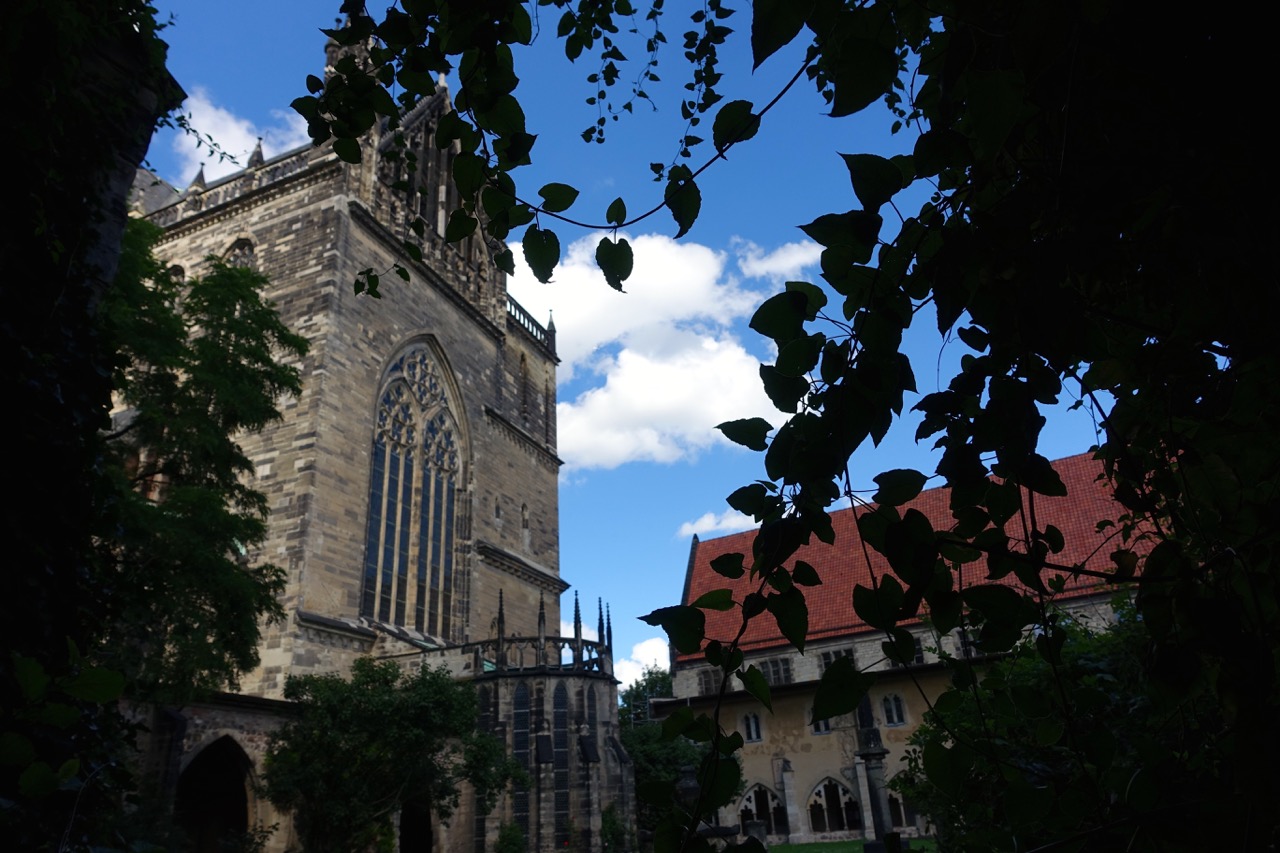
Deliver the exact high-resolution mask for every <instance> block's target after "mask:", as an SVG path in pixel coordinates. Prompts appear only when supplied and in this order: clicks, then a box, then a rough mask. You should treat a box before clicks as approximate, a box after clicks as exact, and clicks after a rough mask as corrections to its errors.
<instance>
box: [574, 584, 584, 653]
mask: <svg viewBox="0 0 1280 853" xmlns="http://www.w3.org/2000/svg"><path fill="white" fill-rule="evenodd" d="M573 639H574V640H576V641H577V642H578V643H581V642H582V610H581V608H579V607H578V593H577V592H575V593H574V594H573Z"/></svg>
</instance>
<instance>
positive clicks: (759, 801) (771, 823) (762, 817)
mask: <svg viewBox="0 0 1280 853" xmlns="http://www.w3.org/2000/svg"><path fill="white" fill-rule="evenodd" d="M738 817H739V819H740V820H741V822H742V825H743V826H744V827H745V826H746V825H747V823H749V822H751V821H760V822H761V823H763V824H764V831H765V834H766V835H788V834H790V832H791V826H790V822H789V821H788V819H787V808H786V806H785V805H783V803H782V800H781V799H779V798H778V795H777V794H775V793H774V792H773V790H772V789H770V788H768V787H766V786H764V785H762V784H760V783H756V784H755V785H752V786H751V787H750V788H748V789H747V792H746V793H745V794H743V796H742V801H741V804H740V806H739V808H738Z"/></svg>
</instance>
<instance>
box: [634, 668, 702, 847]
mask: <svg viewBox="0 0 1280 853" xmlns="http://www.w3.org/2000/svg"><path fill="white" fill-rule="evenodd" d="M671 695H673V694H672V688H671V673H670V672H668V671H667V670H665V669H663V668H661V667H657V666H649V667H645V669H644V674H643V675H641V676H640V678H639V679H637V680H636V681H635V682H633V683H632V684H630V685H628V686H627V688H626V689H625V690H623V691H622V695H621V696H620V697H619V698H620V699H621V702H622V706H621V707H620V708H619V710H618V723H619V732H620V736H621V740H622V745H623V747H625V748H626V750H627V755H629V756H631V762H632V765H633V766H634V768H635V774H636V792H637V794H638V797H639V806H638V809H637V814H636V826H637V828H638V829H639V830H641V831H642V832H646V833H652V832H653V831H654V830H655V829H657V828H658V826H659V825H660V824H661V823H662V822H663V821H664V819H666V818H668V817H671V816H678V815H680V816H682V814H683V813H682V812H680V810H679V805H678V803H677V802H676V801H675V800H674V799H673V796H672V794H673V791H672V790H671V782H672V781H673V780H676V779H679V778H680V777H681V775H682V773H684V772H685V769H686V768H689V767H696V766H697V765H698V762H699V761H700V760H701V758H702V755H701V753H700V751H699V750H698V747H697V746H695V745H694V744H693V742H691V741H689V740H687V739H686V738H683V737H675V738H668V737H664V736H663V732H662V723H660V722H658V721H657V720H654V719H653V718H652V717H651V716H650V705H649V701H650V700H651V699H662V698H665V697H669V696H671Z"/></svg>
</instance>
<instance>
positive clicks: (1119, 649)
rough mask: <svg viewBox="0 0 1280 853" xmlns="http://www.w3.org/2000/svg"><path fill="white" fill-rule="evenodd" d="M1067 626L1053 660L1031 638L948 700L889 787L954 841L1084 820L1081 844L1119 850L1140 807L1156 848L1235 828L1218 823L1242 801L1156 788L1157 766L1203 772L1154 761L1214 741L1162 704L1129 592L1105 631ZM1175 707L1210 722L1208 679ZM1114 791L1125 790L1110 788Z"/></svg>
mask: <svg viewBox="0 0 1280 853" xmlns="http://www.w3.org/2000/svg"><path fill="white" fill-rule="evenodd" d="M1063 631H1064V633H1066V634H1067V636H1068V637H1069V642H1068V643H1066V644H1065V645H1064V647H1063V653H1062V658H1061V662H1060V664H1059V665H1058V666H1056V667H1054V666H1050V665H1049V664H1048V662H1047V661H1046V660H1045V659H1044V658H1043V657H1042V656H1041V655H1039V654H1038V653H1037V651H1036V649H1035V645H1034V643H1030V642H1023V643H1019V644H1018V645H1017V646H1016V647H1015V648H1014V649H1013V650H1012V652H1011V654H1010V655H1008V656H1007V657H1003V658H1001V659H999V660H995V661H992V662H991V663H990V664H989V665H987V666H985V667H984V668H983V672H982V674H981V683H980V684H979V685H978V689H976V690H973V691H953V692H951V693H947V694H945V695H944V697H942V698H940V699H939V700H938V701H937V703H936V704H935V706H934V708H933V710H932V711H930V712H929V713H928V714H927V715H926V718H925V721H924V723H923V724H922V725H921V726H920V728H919V729H917V730H916V731H915V732H914V733H913V734H912V736H911V749H910V750H909V751H908V753H907V757H906V761H907V766H906V768H905V769H904V770H903V771H902V772H900V773H898V775H897V776H895V777H894V779H893V780H892V782H891V785H892V786H893V787H894V788H895V789H896V790H897V791H898V792H900V793H901V794H902V795H904V796H905V798H906V799H907V801H908V802H910V803H911V804H912V805H913V806H914V807H915V808H917V809H918V810H920V811H922V812H923V813H925V814H927V815H929V818H930V821H931V822H932V825H933V830H934V832H935V833H936V834H937V837H938V841H939V843H940V845H941V846H942V847H943V848H945V849H948V850H1002V849H1010V848H1013V847H1015V845H1016V846H1018V847H1019V848H1027V849H1035V848H1037V847H1039V846H1041V845H1048V844H1052V843H1053V842H1056V841H1060V840H1062V839H1069V838H1072V837H1073V836H1075V835H1077V833H1080V832H1082V831H1084V832H1086V833H1087V839H1088V840H1087V842H1085V843H1084V848H1085V849H1095V850H1099V849H1101V850H1110V849H1123V848H1124V847H1125V846H1127V845H1128V844H1129V842H1130V839H1131V838H1133V836H1134V830H1133V827H1132V825H1131V823H1130V820H1129V819H1128V815H1130V814H1131V813H1133V812H1138V813H1140V814H1146V815H1150V816H1152V817H1153V818H1154V819H1153V820H1151V821H1150V822H1149V823H1148V824H1147V825H1146V827H1145V829H1144V833H1145V834H1146V835H1147V836H1148V838H1147V839H1145V841H1144V843H1154V844H1155V845H1156V846H1157V849H1180V848H1191V849H1208V848H1214V847H1217V846H1218V845H1220V844H1221V843H1223V841H1224V840H1226V839H1227V838H1229V837H1230V834H1231V833H1230V831H1224V828H1223V827H1222V826H1221V824H1222V823H1224V822H1230V821H1232V820H1237V819H1239V818H1240V815H1239V813H1237V814H1234V815H1233V814H1231V813H1222V812H1216V813H1208V812H1206V811H1204V809H1205V808H1206V807H1209V808H1213V809H1216V808H1217V803H1213V804H1212V805H1211V806H1210V805H1209V803H1208V802H1203V801H1197V799H1196V798H1192V799H1191V801H1189V802H1187V801H1184V802H1181V803H1178V804H1177V806H1176V808H1174V807H1172V806H1173V804H1170V803H1167V802H1161V801H1159V800H1158V799H1157V796H1158V790H1159V783H1157V781H1156V779H1155V777H1156V775H1158V774H1162V773H1173V774H1175V775H1177V776H1178V777H1179V779H1180V780H1181V781H1183V782H1184V783H1186V784H1191V785H1193V784H1194V783H1195V780H1194V779H1193V778H1191V777H1188V776H1187V775H1186V773H1185V771H1179V769H1178V768H1177V767H1176V766H1175V765H1174V764H1172V763H1171V762H1168V761H1167V760H1166V761H1153V759H1154V758H1155V757H1157V756H1169V755H1173V754H1176V753H1178V752H1190V751H1192V750H1202V749H1204V747H1205V746H1206V745H1205V744H1202V743H1196V742H1189V741H1185V740H1184V739H1183V738H1184V737H1185V736H1186V735H1187V734H1188V732H1187V730H1186V729H1185V728H1184V727H1181V726H1176V725H1169V720H1168V719H1167V718H1165V717H1164V716H1162V715H1161V713H1160V712H1159V706H1160V705H1161V699H1160V697H1159V695H1158V691H1159V689H1160V687H1159V685H1158V684H1157V683H1156V682H1154V681H1153V680H1152V679H1151V678H1150V677H1149V676H1148V675H1147V673H1146V671H1145V669H1144V667H1143V666H1142V659H1143V655H1144V652H1145V644H1146V639H1145V635H1144V629H1143V626H1142V624H1141V623H1140V621H1139V620H1138V618H1137V613H1136V611H1135V609H1134V607H1133V605H1132V602H1131V601H1129V600H1128V599H1127V597H1126V598H1124V599H1123V600H1121V601H1119V602H1118V621H1117V623H1116V624H1115V625H1114V626H1111V627H1110V628H1109V629H1108V630H1106V631H1103V632H1100V633H1093V632H1090V631H1088V630H1086V629H1084V628H1083V627H1081V626H1079V625H1075V624H1070V623H1068V624H1065V625H1064V626H1063ZM1064 684H1065V685H1070V687H1069V689H1064V688H1063V685H1064ZM1179 710H1180V712H1181V713H1184V714H1187V715H1188V716H1192V717H1196V718H1199V719H1201V720H1202V721H1205V722H1208V721H1213V720H1214V717H1215V716H1216V714H1217V713H1218V712H1217V709H1216V708H1215V707H1214V706H1213V703H1212V701H1210V697H1209V695H1208V694H1207V692H1206V691H1204V690H1197V691H1195V692H1194V693H1193V694H1192V695H1190V696H1188V697H1185V699H1184V701H1183V702H1182V705H1181V707H1180V709H1179ZM1215 723H1220V721H1215ZM1207 755H1208V752H1207V751H1206V752H1205V753H1202V757H1207ZM1082 762H1083V764H1084V767H1083V768H1082V766H1081V763H1082ZM1094 778H1106V779H1109V780H1110V781H1109V782H1108V783H1107V784H1104V785H1095V784H1092V780H1093V779H1094ZM1112 790H1122V791H1123V792H1124V797H1123V798H1114V797H1111V796H1107V794H1108V792H1110V791H1112Z"/></svg>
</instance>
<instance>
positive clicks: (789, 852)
mask: <svg viewBox="0 0 1280 853" xmlns="http://www.w3.org/2000/svg"><path fill="white" fill-rule="evenodd" d="M903 844H904V846H905V849H907V850H927V851H936V850H937V849H938V846H937V844H936V843H935V842H934V841H933V839H931V838H912V839H904V840H903ZM769 851H770V853H862V842H861V841H817V842H814V843H813V844H778V845H776V846H774V847H770V848H769Z"/></svg>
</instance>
